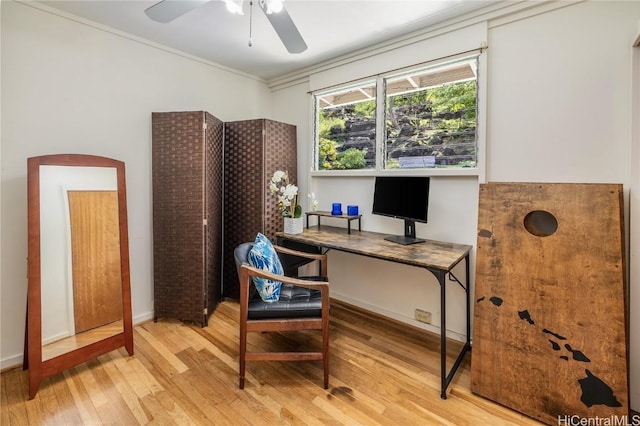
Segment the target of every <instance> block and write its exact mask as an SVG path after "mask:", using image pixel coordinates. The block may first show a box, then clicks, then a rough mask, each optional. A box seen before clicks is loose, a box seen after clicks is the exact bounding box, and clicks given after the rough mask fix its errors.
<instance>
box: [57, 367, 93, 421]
mask: <svg viewBox="0 0 640 426" xmlns="http://www.w3.org/2000/svg"><path fill="white" fill-rule="evenodd" d="M62 375H63V376H64V379H65V381H66V382H67V386H68V387H69V392H71V397H72V398H73V401H74V404H75V407H76V410H77V411H78V415H79V416H80V419H81V420H82V424H85V425H95V424H100V416H99V415H98V412H97V411H96V409H95V407H94V406H93V404H92V403H91V399H90V398H89V395H87V392H86V390H85V388H84V386H83V385H82V383H81V382H80V380H79V378H78V375H77V374H76V373H75V371H74V370H73V369H70V370H66V371H64V372H63V373H62Z"/></svg>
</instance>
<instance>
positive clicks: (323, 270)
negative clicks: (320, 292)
mask: <svg viewBox="0 0 640 426" xmlns="http://www.w3.org/2000/svg"><path fill="white" fill-rule="evenodd" d="M273 248H274V249H275V250H276V251H277V252H278V253H284V254H289V255H292V256H298V257H304V258H305V259H312V260H318V261H320V275H322V276H324V277H326V276H327V269H328V266H327V255H326V254H321V253H320V254H317V253H308V252H304V251H298V250H293V249H290V248H287V247H283V246H276V245H274V246H273ZM270 279H271V278H270ZM278 281H282V280H278ZM296 285H298V284H296Z"/></svg>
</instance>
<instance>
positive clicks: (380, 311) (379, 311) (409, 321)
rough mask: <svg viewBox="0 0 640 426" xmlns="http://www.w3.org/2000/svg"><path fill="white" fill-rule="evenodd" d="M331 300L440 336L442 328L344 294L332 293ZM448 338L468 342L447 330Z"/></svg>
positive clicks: (462, 335) (461, 336)
mask: <svg viewBox="0 0 640 426" xmlns="http://www.w3.org/2000/svg"><path fill="white" fill-rule="evenodd" d="M331 299H333V300H336V301H337V302H338V303H344V304H347V305H350V306H352V307H355V308H359V309H362V310H365V311H366V312H367V313H368V314H374V315H377V316H381V317H384V318H385V319H391V320H394V321H397V322H400V323H402V324H404V325H408V326H411V327H414V328H417V329H420V330H425V331H428V332H431V333H434V334H437V335H438V336H439V335H440V327H437V326H434V325H431V324H425V323H423V322H420V321H416V320H415V319H413V318H411V317H407V316H405V315H401V314H398V313H397V312H392V311H389V310H387V309H384V308H381V307H379V306H374V305H370V304H368V303H364V302H362V301H360V300H356V299H353V298H351V297H348V296H344V295H342V294H337V293H335V292H332V293H331ZM447 338H449V339H452V340H456V341H458V342H463V343H464V342H466V341H467V339H466V336H465V335H464V334H461V333H458V332H456V331H453V330H447Z"/></svg>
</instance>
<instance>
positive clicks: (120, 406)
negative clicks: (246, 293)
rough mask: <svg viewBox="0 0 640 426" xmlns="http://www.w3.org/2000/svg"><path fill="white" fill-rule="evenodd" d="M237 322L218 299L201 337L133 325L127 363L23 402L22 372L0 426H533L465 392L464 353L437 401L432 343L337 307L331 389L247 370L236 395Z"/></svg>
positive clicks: (84, 367) (188, 329)
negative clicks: (446, 394) (132, 347)
mask: <svg viewBox="0 0 640 426" xmlns="http://www.w3.org/2000/svg"><path fill="white" fill-rule="evenodd" d="M237 317H238V304H237V303H236V302H234V301H225V302H223V303H221V304H220V306H219V307H218V308H217V309H216V311H215V312H214V314H213V315H212V316H211V318H210V320H209V326H208V327H205V328H200V327H199V326H197V325H192V324H185V323H181V322H179V321H174V320H160V321H158V322H157V323H153V322H148V323H145V324H142V325H138V326H136V327H135V330H134V333H135V334H134V342H135V355H134V356H132V357H129V356H128V355H127V353H126V351H125V350H124V349H121V350H120V351H114V352H111V353H109V354H107V355H104V356H101V357H99V358H98V359H96V360H93V361H90V362H87V363H85V364H81V365H79V366H77V367H75V368H72V369H70V370H67V371H65V372H64V373H61V374H58V375H56V376H54V377H51V378H49V379H46V380H45V381H43V383H42V385H41V386H40V390H39V392H38V394H37V395H36V397H35V398H34V399H33V400H31V401H28V400H27V372H25V371H22V369H20V368H16V369H13V370H9V371H6V372H3V373H2V374H1V375H0V381H1V395H0V397H1V399H0V401H1V417H0V424H2V425H3V426H8V425H45V424H46V425H103V424H112V425H136V424H157V425H171V424H179V425H182V424H184V425H192V424H194V425H212V424H213V425H227V424H228V425H272V424H273V425H280V424H284V425H288V424H293V425H326V424H330V425H482V424H486V425H503V424H505V425H506V424H512V425H537V424H539V423H538V422H536V421H534V420H532V419H530V418H527V417H525V416H522V415H520V414H519V413H516V412H514V411H511V410H509V409H507V408H505V407H502V406H500V405H498V404H495V403H492V402H491V401H488V400H486V399H484V398H481V397H479V396H476V395H474V394H472V393H471V392H470V390H469V372H470V368H469V367H470V365H469V355H467V357H466V360H465V361H464V362H463V364H462V366H461V370H459V372H458V374H457V375H456V378H455V379H454V382H453V383H452V384H451V386H450V388H449V397H448V399H447V400H442V399H440V390H439V387H440V376H439V365H440V363H439V338H438V337H437V336H434V335H432V334H429V333H425V332H423V331H420V330H416V329H415V328H411V327H406V326H402V325H400V324H398V323H396V322H393V321H389V320H386V319H383V318H380V317H377V316H370V315H367V314H366V313H365V312H361V311H359V310H354V309H350V308H349V307H347V306H344V305H342V304H339V303H333V304H332V308H331V358H330V362H331V376H330V383H329V384H330V388H329V389H328V390H325V389H323V388H322V366H321V365H320V363H319V362H288V363H279V362H254V363H248V364H247V383H246V388H245V390H244V391H241V390H239V389H238V374H237V371H238V362H237V355H238V343H237V342H238V319H237ZM305 344H311V345H318V346H319V345H320V339H319V335H318V334H316V333H315V332H303V333H300V332H297V333H290V334H275V335H274V334H272V333H269V334H252V335H250V337H249V348H250V349H255V348H256V347H262V348H268V349H273V348H276V347H282V346H287V347H292V346H293V347H297V346H300V347H303V345H305ZM449 346H451V345H449ZM454 356H455V354H453V353H451V359H450V361H449V365H450V364H451V362H452V361H453V357H454ZM505 374H508V372H505Z"/></svg>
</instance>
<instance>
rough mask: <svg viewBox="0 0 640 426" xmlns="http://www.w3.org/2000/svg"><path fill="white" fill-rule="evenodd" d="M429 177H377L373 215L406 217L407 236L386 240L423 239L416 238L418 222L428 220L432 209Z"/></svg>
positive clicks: (405, 228)
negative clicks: (430, 208) (430, 207)
mask: <svg viewBox="0 0 640 426" xmlns="http://www.w3.org/2000/svg"><path fill="white" fill-rule="evenodd" d="M429 183H430V178H429V177H428V176H377V177H376V182H375V191H374V193H373V214H377V215H382V216H390V217H395V218H397V219H403V220H404V235H390V236H388V237H386V238H385V240H389V241H393V242H395V243H400V244H414V243H420V242H423V241H424V240H423V239H420V238H416V222H423V223H427V214H428V210H429Z"/></svg>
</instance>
